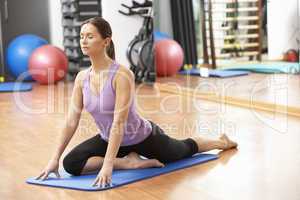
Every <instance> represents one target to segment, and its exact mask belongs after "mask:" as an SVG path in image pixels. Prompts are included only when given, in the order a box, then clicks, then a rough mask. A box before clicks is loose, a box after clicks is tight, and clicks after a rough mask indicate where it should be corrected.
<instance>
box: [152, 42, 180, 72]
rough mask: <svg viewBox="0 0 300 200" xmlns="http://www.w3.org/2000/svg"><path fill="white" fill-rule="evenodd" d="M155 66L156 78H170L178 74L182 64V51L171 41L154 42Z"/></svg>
mask: <svg viewBox="0 0 300 200" xmlns="http://www.w3.org/2000/svg"><path fill="white" fill-rule="evenodd" d="M154 50H155V65H156V73H157V76H172V75H174V74H176V73H177V72H178V70H179V69H180V68H181V66H182V64H183V58H184V55H183V50H182V48H181V46H180V45H179V44H178V43H177V42H176V41H175V40H171V39H163V40H159V41H157V42H155V44H154Z"/></svg>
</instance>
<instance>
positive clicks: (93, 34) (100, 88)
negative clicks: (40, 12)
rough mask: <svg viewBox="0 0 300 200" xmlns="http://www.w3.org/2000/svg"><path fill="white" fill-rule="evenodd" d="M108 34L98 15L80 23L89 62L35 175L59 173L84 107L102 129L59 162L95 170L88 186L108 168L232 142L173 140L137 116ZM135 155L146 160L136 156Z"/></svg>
mask: <svg viewBox="0 0 300 200" xmlns="http://www.w3.org/2000/svg"><path fill="white" fill-rule="evenodd" d="M111 37H112V31H111V28H110V25H109V23H108V22H107V21H105V20H104V19H103V18H101V17H95V18H92V19H89V20H87V21H85V22H84V23H83V24H82V26H81V32H80V45H81V49H82V52H83V54H85V55H88V56H89V58H90V60H91V64H92V65H91V67H90V68H89V69H87V70H84V71H81V72H79V73H78V75H77V77H76V79H75V84H74V88H73V92H72V97H71V105H70V108H69V111H68V116H67V118H66V123H65V126H64V128H63V130H62V134H61V138H60V143H59V144H58V147H57V150H56V151H55V153H54V154H53V156H52V158H51V159H50V161H49V163H48V165H47V166H46V168H45V169H44V170H43V171H42V173H41V174H40V175H39V176H38V177H37V179H42V180H44V179H46V178H47V177H48V175H49V173H51V172H54V173H55V174H56V176H57V177H59V174H58V167H59V159H60V157H61V155H62V153H63V151H64V150H65V148H66V146H67V144H68V143H69V141H70V140H71V138H72V136H73V135H74V133H75V130H76V129H77V126H78V123H79V119H80V115H81V111H82V109H83V108H85V109H86V110H87V111H88V112H89V113H90V114H91V115H92V116H93V118H94V120H95V122H96V124H97V125H98V127H99V129H100V131H101V133H100V134H97V135H96V136H94V137H92V138H90V139H88V140H86V141H84V142H83V143H81V144H79V145H78V146H76V147H75V148H74V149H73V150H72V151H71V152H69V154H67V155H66V157H65V158H64V160H63V166H64V169H65V170H66V171H67V172H68V173H70V174H72V175H81V174H88V173H93V172H96V171H99V170H100V171H99V173H98V175H97V178H96V179H95V181H94V183H93V186H101V187H105V186H106V185H107V184H110V183H111V176H112V171H113V169H135V168H147V167H163V166H164V163H168V162H172V161H176V160H179V159H182V158H186V157H189V156H192V155H193V154H195V153H198V152H204V151H208V150H213V149H221V150H226V149H229V148H234V147H236V146H237V144H236V143H235V142H233V141H231V140H230V139H229V138H228V137H227V136H226V135H222V136H221V137H220V138H218V139H215V140H211V139H206V138H203V137H195V138H188V139H185V140H177V139H174V138H171V137H169V136H167V135H166V134H164V131H163V130H162V129H161V128H160V127H159V126H157V125H156V124H155V123H153V122H152V121H149V120H146V119H144V118H142V117H141V116H139V115H138V114H137V112H136V108H135V104H134V98H135V96H134V95H135V93H134V85H135V83H134V75H133V73H132V72H131V71H130V70H129V69H128V68H126V67H124V66H121V65H119V64H118V63H117V62H116V61H115V60H114V59H115V55H114V45H113V42H112V39H111ZM162 147H163V149H162ZM139 155H142V156H145V157H147V158H148V159H141V158H140V157H139Z"/></svg>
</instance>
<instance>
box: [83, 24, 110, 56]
mask: <svg viewBox="0 0 300 200" xmlns="http://www.w3.org/2000/svg"><path fill="white" fill-rule="evenodd" d="M109 43H110V38H106V39H103V38H102V36H101V35H100V33H99V32H98V30H97V28H96V27H95V26H94V25H92V24H90V23H87V24H84V25H83V26H82V27H81V30H80V46H81V51H82V53H83V55H88V56H91V55H97V54H98V55H99V53H101V52H103V51H104V52H105V48H106V46H107V45H108V44H109Z"/></svg>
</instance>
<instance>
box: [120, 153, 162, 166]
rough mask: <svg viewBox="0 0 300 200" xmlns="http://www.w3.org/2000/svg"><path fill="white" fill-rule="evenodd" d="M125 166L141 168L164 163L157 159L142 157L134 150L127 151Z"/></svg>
mask: <svg viewBox="0 0 300 200" xmlns="http://www.w3.org/2000/svg"><path fill="white" fill-rule="evenodd" d="M124 159H126V161H127V162H126V163H127V164H126V166H124V167H125V168H127V169H141V168H149V167H164V164H163V163H161V162H159V161H158V160H157V159H142V158H141V157H140V156H139V154H137V153H135V152H131V153H129V154H128V155H127V156H126V157H124Z"/></svg>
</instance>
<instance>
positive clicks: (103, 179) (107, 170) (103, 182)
mask: <svg viewBox="0 0 300 200" xmlns="http://www.w3.org/2000/svg"><path fill="white" fill-rule="evenodd" d="M112 171H113V165H107V166H105V165H103V166H102V168H101V170H100V172H99V173H98V175H97V178H96V179H95V181H94V183H93V184H92V186H94V187H101V188H104V187H106V186H111V176H112Z"/></svg>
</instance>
